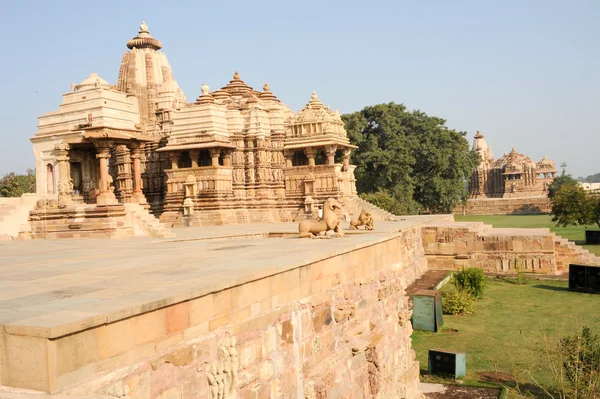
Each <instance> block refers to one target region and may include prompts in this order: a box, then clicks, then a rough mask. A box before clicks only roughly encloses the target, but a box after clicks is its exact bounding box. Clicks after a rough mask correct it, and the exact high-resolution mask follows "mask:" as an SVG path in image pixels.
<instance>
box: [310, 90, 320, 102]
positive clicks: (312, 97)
mask: <svg viewBox="0 0 600 399" xmlns="http://www.w3.org/2000/svg"><path fill="white" fill-rule="evenodd" d="M310 99H311V100H318V99H319V96H317V92H316V91H314V90H313V92H312V96H310Z"/></svg>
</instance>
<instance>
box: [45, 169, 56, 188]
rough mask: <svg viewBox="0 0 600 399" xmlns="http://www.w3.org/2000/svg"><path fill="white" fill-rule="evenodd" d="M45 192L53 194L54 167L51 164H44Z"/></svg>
mask: <svg viewBox="0 0 600 399" xmlns="http://www.w3.org/2000/svg"><path fill="white" fill-rule="evenodd" d="M46 193H47V194H54V167H53V166H52V164H48V165H46Z"/></svg>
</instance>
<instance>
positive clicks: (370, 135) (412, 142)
mask: <svg viewBox="0 0 600 399" xmlns="http://www.w3.org/2000/svg"><path fill="white" fill-rule="evenodd" d="M342 119H343V120H344V122H345V124H346V130H347V131H348V136H349V138H350V141H351V142H352V143H353V144H355V145H357V146H358V148H357V149H356V150H355V151H354V152H353V155H352V162H353V163H354V164H355V165H356V166H357V167H356V171H355V175H356V185H357V189H358V191H359V192H360V193H361V196H362V197H363V198H365V199H367V200H370V201H372V202H374V203H375V204H376V205H379V206H381V207H383V208H385V209H387V210H389V211H390V212H392V213H395V214H406V213H416V212H418V211H421V210H426V211H430V212H434V213H441V212H450V211H451V210H452V208H453V207H454V206H455V205H456V204H457V203H458V202H460V201H461V200H462V199H464V198H465V196H466V183H465V182H466V179H467V178H468V177H469V175H470V173H471V171H472V170H473V168H474V167H475V166H476V165H477V163H478V155H477V153H475V152H474V151H470V150H469V143H468V142H467V140H466V139H465V135H466V133H465V132H458V131H455V130H451V129H448V128H447V127H446V126H445V123H446V121H445V120H444V119H441V118H437V117H434V116H429V115H427V114H425V113H424V112H421V111H412V112H409V111H407V109H406V107H405V106H404V105H402V104H395V103H389V104H377V105H373V106H368V107H365V108H364V109H363V110H361V111H359V112H354V113H352V114H346V115H342Z"/></svg>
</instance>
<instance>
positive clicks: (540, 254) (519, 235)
mask: <svg viewBox="0 0 600 399" xmlns="http://www.w3.org/2000/svg"><path fill="white" fill-rule="evenodd" d="M422 235H423V247H424V250H425V255H426V257H427V260H428V263H429V268H431V269H449V270H453V269H460V268H461V267H463V266H476V267H480V268H482V269H483V270H484V271H485V272H489V273H507V274H513V273H517V271H518V270H519V269H522V270H523V271H525V272H530V273H543V274H555V273H556V271H557V270H556V254H555V248H554V238H553V237H554V236H553V234H552V233H550V231H549V230H548V229H493V228H491V226H485V225H484V224H482V223H454V224H443V225H430V226H425V227H423V232H422Z"/></svg>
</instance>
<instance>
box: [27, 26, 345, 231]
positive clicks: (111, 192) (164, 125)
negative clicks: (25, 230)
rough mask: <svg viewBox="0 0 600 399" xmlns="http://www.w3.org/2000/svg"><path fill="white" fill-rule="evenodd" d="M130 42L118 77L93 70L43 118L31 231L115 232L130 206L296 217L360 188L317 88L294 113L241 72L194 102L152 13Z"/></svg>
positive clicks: (202, 218) (340, 128) (219, 220)
mask: <svg viewBox="0 0 600 399" xmlns="http://www.w3.org/2000/svg"><path fill="white" fill-rule="evenodd" d="M127 48H128V51H126V52H125V54H124V55H123V58H122V60H121V65H120V69H119V74H118V80H117V84H116V85H113V84H111V83H109V82H107V81H106V80H104V79H103V78H101V77H100V76H98V74H96V73H92V74H91V75H90V76H89V77H88V78H86V79H85V80H83V81H82V82H81V83H79V84H72V85H71V90H70V91H69V92H68V93H66V94H64V95H63V102H62V104H60V106H59V108H58V110H57V111H53V112H49V113H46V114H44V115H42V116H40V117H39V125H38V131H37V133H36V134H35V136H34V137H32V138H31V142H32V143H33V151H34V154H35V157H36V173H37V175H36V180H37V194H38V196H41V197H42V198H44V200H43V201H41V203H38V206H37V209H36V210H35V211H33V212H32V213H31V218H30V219H31V220H30V222H31V225H32V230H33V234H34V238H35V236H36V234H37V235H38V236H39V237H42V236H48V235H49V234H51V232H53V231H54V232H59V231H62V232H63V233H64V232H67V231H73V230H78V231H79V232H80V233H82V232H84V231H89V232H92V231H97V232H98V231H104V232H105V233H106V232H109V233H110V234H115V235H117V236H118V235H119V234H121V233H123V232H121V233H119V234H117V231H118V230H119V228H118V227H119V226H118V225H119V224H123V225H127V223H128V222H127V219H128V217H129V216H128V214H131V213H132V212H133V213H135V214H136V215H137V217H138V218H145V215H144V212H145V213H148V212H149V213H151V214H152V215H153V216H154V217H155V218H160V221H161V222H163V223H164V224H166V225H168V226H169V227H171V226H175V227H177V226H198V225H209V224H228V223H245V222H277V221H295V220H302V219H303V218H306V217H308V216H311V215H314V214H315V213H316V211H317V204H319V203H322V202H323V201H324V200H325V199H327V198H338V199H342V198H356V187H355V178H354V168H355V167H354V166H353V165H351V164H350V153H351V151H352V149H353V148H355V147H354V146H353V145H351V144H350V142H349V140H348V137H347V134H346V131H345V129H344V123H343V121H342V119H341V117H340V114H339V112H338V111H333V110H332V109H331V108H330V107H329V106H325V105H324V104H323V103H322V102H321V100H320V99H319V97H318V95H317V94H316V93H315V92H313V93H312V95H311V96H310V99H309V101H308V103H307V104H306V106H305V107H304V108H302V109H301V110H300V111H298V112H297V113H296V112H294V111H292V110H291V109H290V108H289V107H288V106H287V105H285V104H284V103H283V102H282V101H281V100H280V99H279V98H278V97H277V96H276V95H275V94H274V93H273V92H271V88H270V87H269V85H268V84H267V83H265V85H264V86H263V88H262V90H257V89H254V88H252V87H250V86H249V85H247V84H246V83H245V82H244V81H243V80H242V79H241V77H240V74H239V73H238V72H235V74H234V75H233V78H232V79H231V80H230V81H229V82H228V83H227V84H225V85H224V86H223V87H221V88H219V89H217V90H212V91H211V89H210V88H209V87H208V85H207V84H202V85H201V90H200V93H199V95H198V96H197V98H196V99H195V100H194V101H193V102H188V100H187V99H186V96H185V94H184V93H183V92H182V90H181V88H180V87H179V85H178V83H177V81H176V80H175V78H174V76H173V72H172V70H171V67H170V65H169V61H168V60H167V57H166V55H165V54H164V53H163V52H161V51H160V50H161V48H162V43H161V42H160V41H159V40H158V39H156V38H154V37H153V36H152V35H151V34H150V32H149V30H148V26H147V25H146V24H145V23H142V25H141V26H140V30H139V32H138V35H137V36H135V37H134V38H133V39H131V40H129V41H128V42H127ZM199 86H200V85H199ZM347 202H348V201H347ZM119 218H121V219H123V220H121V221H120V222H119ZM75 219H76V221H75ZM146 219H147V218H146ZM37 222H39V223H37ZM115 223H116V224H115ZM41 224H43V232H42V231H41V230H40V228H37V229H36V226H38V225H41ZM110 234H109V235H110ZM123 234H124V235H128V234H129V233H127V232H125V233H123ZM58 236H60V234H59V235H58Z"/></svg>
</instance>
